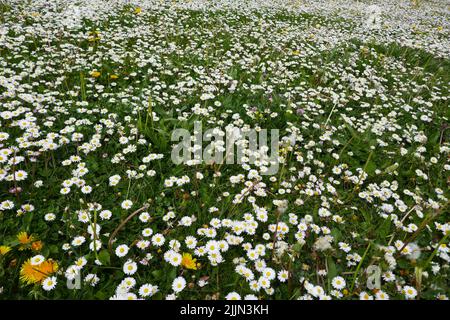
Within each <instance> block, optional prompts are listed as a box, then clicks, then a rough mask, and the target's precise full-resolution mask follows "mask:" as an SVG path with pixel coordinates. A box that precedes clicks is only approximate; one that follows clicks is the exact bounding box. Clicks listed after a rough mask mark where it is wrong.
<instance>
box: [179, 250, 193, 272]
mask: <svg viewBox="0 0 450 320" xmlns="http://www.w3.org/2000/svg"><path fill="white" fill-rule="evenodd" d="M196 261H197V259H192V255H191V254H190V253H183V257H182V259H181V265H182V266H183V267H185V268H186V269H191V270H197V264H196Z"/></svg>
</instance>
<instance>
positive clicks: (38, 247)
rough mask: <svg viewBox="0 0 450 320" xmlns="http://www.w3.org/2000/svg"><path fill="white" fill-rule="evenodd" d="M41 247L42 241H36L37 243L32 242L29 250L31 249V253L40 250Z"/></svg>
mask: <svg viewBox="0 0 450 320" xmlns="http://www.w3.org/2000/svg"><path fill="white" fill-rule="evenodd" d="M43 246H44V245H43V243H42V241H40V240H38V241H35V242H33V243H32V244H31V249H32V250H33V251H39V250H41V249H42V247H43Z"/></svg>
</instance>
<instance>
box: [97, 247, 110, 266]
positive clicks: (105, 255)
mask: <svg viewBox="0 0 450 320" xmlns="http://www.w3.org/2000/svg"><path fill="white" fill-rule="evenodd" d="M98 260H100V262H101V263H102V264H103V265H105V266H108V265H110V264H111V257H110V256H109V252H108V250H106V249H103V250H102V251H100V253H99V254H98Z"/></svg>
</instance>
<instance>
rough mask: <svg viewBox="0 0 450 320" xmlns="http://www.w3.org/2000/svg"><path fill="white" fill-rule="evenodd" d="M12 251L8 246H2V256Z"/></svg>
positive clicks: (0, 249)
mask: <svg viewBox="0 0 450 320" xmlns="http://www.w3.org/2000/svg"><path fill="white" fill-rule="evenodd" d="M10 251H11V247H8V246H0V255H1V256H4V255H6V254H7V253H8V252H10Z"/></svg>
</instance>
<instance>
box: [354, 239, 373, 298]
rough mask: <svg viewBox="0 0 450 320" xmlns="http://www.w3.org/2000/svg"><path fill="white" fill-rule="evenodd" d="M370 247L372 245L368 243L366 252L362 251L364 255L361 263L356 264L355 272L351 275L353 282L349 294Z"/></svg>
mask: <svg viewBox="0 0 450 320" xmlns="http://www.w3.org/2000/svg"><path fill="white" fill-rule="evenodd" d="M371 245H372V243H371V242H369V245H368V246H367V248H366V251H364V254H363V256H362V258H361V261H360V262H359V263H358V266H357V267H356V270H355V272H354V274H353V281H352V285H351V287H350V292H353V288H354V287H355V282H356V277H357V276H358V274H359V269H361V266H362V264H363V262H364V259H365V258H366V255H367V252H369V249H370V246H371Z"/></svg>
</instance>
